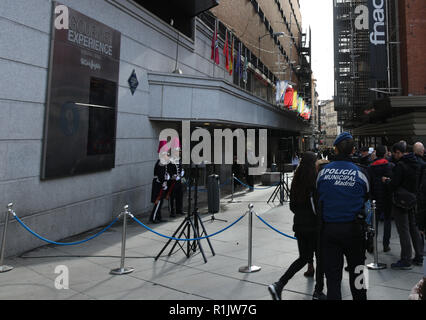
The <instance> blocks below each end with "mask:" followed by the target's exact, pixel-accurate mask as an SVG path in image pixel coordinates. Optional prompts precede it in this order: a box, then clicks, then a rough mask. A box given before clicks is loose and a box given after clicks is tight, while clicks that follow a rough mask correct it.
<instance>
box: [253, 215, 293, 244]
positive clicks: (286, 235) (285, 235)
mask: <svg viewBox="0 0 426 320" xmlns="http://www.w3.org/2000/svg"><path fill="white" fill-rule="evenodd" d="M255 214H256V213H255ZM256 217H258V218H259V220H260V221H262V222H263V223H264V224H266V225H267V226H268V227H269V228H271V229H272V230H274V231H276V232H278V233H279V234H281V235H283V236H284V237H287V238H290V239H292V240H297V238H295V237H292V236H289V235H288V234H285V233H283V232H281V231H279V230H277V229H275V228H274V227H273V226H271V225H270V224H269V223H267V222H266V221H265V220H263V219H262V218H261V217H260V216H258V215H257V214H256Z"/></svg>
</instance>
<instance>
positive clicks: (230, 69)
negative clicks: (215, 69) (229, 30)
mask: <svg viewBox="0 0 426 320" xmlns="http://www.w3.org/2000/svg"><path fill="white" fill-rule="evenodd" d="M231 43H232V44H231V56H230V61H229V75H232V73H233V71H234V36H233V35H232V34H231Z"/></svg>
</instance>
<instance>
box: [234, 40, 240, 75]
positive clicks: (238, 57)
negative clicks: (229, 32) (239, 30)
mask: <svg viewBox="0 0 426 320" xmlns="http://www.w3.org/2000/svg"><path fill="white" fill-rule="evenodd" d="M240 48H241V42H240V43H239V44H238V53H237V65H236V66H235V71H236V72H237V74H238V79H240V78H241V50H240Z"/></svg>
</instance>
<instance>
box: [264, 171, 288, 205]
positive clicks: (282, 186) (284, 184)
mask: <svg viewBox="0 0 426 320" xmlns="http://www.w3.org/2000/svg"><path fill="white" fill-rule="evenodd" d="M278 195H279V196H280V204H281V205H283V204H284V202H288V201H289V198H290V188H289V187H288V177H287V175H286V180H284V172H280V183H279V184H278V185H277V186H276V188H275V190H274V192H273V193H272V195H271V196H270V197H269V199H268V202H267V203H269V202H271V200H272V202H274V201H275V199H276V198H277V196H278Z"/></svg>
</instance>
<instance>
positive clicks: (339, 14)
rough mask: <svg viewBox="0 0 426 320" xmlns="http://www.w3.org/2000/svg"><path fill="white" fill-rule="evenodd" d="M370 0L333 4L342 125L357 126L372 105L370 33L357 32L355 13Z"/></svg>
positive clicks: (337, 93) (337, 95)
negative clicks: (355, 10)
mask: <svg viewBox="0 0 426 320" xmlns="http://www.w3.org/2000/svg"><path fill="white" fill-rule="evenodd" d="M367 2H368V1H367V0H334V41H335V43H334V61H335V110H336V111H337V113H338V123H339V125H345V126H346V127H348V126H350V124H351V123H352V124H355V123H357V122H359V121H360V120H361V117H362V115H363V113H364V111H365V110H366V109H368V107H369V103H370V102H371V101H372V95H373V94H372V92H371V91H370V90H369V87H370V62H369V32H368V30H357V29H356V28H355V18H356V17H355V15H354V9H355V8H356V7H357V6H359V5H365V6H367Z"/></svg>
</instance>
